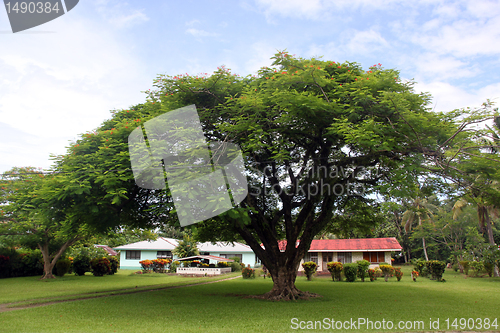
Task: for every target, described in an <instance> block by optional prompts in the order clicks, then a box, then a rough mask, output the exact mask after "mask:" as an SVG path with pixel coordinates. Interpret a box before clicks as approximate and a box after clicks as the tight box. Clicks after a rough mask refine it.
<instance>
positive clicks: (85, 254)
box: [68, 246, 107, 275]
mask: <svg viewBox="0 0 500 333" xmlns="http://www.w3.org/2000/svg"><path fill="white" fill-rule="evenodd" d="M68 254H69V256H70V257H72V258H73V272H74V273H75V274H76V275H85V273H86V272H90V271H92V268H91V265H90V261H91V260H92V259H94V258H99V257H106V256H107V252H106V251H105V250H104V249H102V248H98V247H94V246H90V247H86V246H78V247H72V248H70V250H69V251H68Z"/></svg>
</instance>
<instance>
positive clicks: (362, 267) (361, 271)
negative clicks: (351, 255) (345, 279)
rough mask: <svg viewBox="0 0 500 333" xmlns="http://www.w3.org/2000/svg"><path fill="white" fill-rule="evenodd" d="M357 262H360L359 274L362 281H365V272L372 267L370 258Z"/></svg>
mask: <svg viewBox="0 0 500 333" xmlns="http://www.w3.org/2000/svg"><path fill="white" fill-rule="evenodd" d="M356 263H357V264H358V271H357V275H358V277H359V278H360V279H361V281H363V282H365V274H366V271H367V270H368V267H370V262H369V261H368V260H358V261H356Z"/></svg>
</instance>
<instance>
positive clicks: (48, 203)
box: [0, 167, 90, 279]
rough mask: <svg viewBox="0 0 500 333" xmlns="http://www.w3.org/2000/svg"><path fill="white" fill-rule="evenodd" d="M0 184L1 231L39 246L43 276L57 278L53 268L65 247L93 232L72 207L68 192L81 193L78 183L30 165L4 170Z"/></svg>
mask: <svg viewBox="0 0 500 333" xmlns="http://www.w3.org/2000/svg"><path fill="white" fill-rule="evenodd" d="M1 185H2V186H1V191H0V203H1V204H2V206H1V207H2V210H1V211H0V222H2V223H1V224H0V235H9V236H12V239H13V242H15V243H17V244H20V245H21V246H24V247H31V248H39V249H40V251H41V252H42V255H43V262H44V265H43V276H42V278H43V279H51V278H54V276H53V274H52V270H53V268H54V265H55V264H56V262H57V260H59V258H60V257H61V255H62V254H63V253H64V251H66V249H67V248H68V247H69V246H71V245H72V244H74V243H75V242H77V241H78V240H81V239H83V238H84V237H85V236H86V235H88V234H89V233H90V229H89V228H87V226H86V225H85V224H84V223H83V221H82V220H81V219H80V218H78V216H77V215H75V214H74V211H73V210H72V206H73V204H74V198H72V197H69V196H68V192H70V191H76V192H77V193H80V190H79V185H78V184H76V183H75V182H73V181H71V180H70V179H69V178H68V177H67V175H51V174H48V175H47V174H44V173H43V172H42V171H41V170H38V169H35V168H31V167H27V168H13V169H12V170H10V171H7V172H5V173H3V174H2V176H1ZM81 193H83V191H82V192H81ZM81 193H80V194H81ZM81 199H82V197H81V196H78V200H81Z"/></svg>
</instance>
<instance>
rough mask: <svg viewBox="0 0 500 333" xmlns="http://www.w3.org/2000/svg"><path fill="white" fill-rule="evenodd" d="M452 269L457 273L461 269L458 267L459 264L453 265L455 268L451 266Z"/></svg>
mask: <svg viewBox="0 0 500 333" xmlns="http://www.w3.org/2000/svg"><path fill="white" fill-rule="evenodd" d="M451 268H452V269H453V270H454V271H455V272H458V269H459V268H460V267H459V266H458V264H457V263H454V264H453V266H451Z"/></svg>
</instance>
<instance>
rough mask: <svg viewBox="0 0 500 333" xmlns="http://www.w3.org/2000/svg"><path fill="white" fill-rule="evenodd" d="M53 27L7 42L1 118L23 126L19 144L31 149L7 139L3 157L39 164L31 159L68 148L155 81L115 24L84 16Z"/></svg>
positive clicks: (1, 59)
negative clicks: (70, 142) (111, 26)
mask: <svg viewBox="0 0 500 333" xmlns="http://www.w3.org/2000/svg"><path fill="white" fill-rule="evenodd" d="M51 29H53V30H54V31H55V33H53V34H26V35H18V34H15V35H14V34H13V35H10V36H8V38H4V40H3V41H2V52H1V53H0V73H2V78H1V80H0V121H1V122H2V123H4V124H5V126H9V128H12V129H13V130H17V131H18V132H16V133H17V134H16V135H18V137H17V138H16V140H15V142H18V143H19V142H24V143H25V144H26V147H30V148H26V149H27V150H26V152H25V151H23V149H20V148H18V147H17V146H19V144H12V143H10V144H8V145H7V146H6V145H5V142H6V139H4V138H2V139H1V141H2V148H1V149H0V152H1V157H0V160H3V161H9V163H12V164H14V165H20V163H22V164H23V165H26V164H38V165H40V163H38V162H32V163H25V161H26V159H27V158H32V159H33V160H35V161H39V160H40V158H39V157H40V156H44V158H43V160H45V161H46V160H47V159H48V157H49V154H50V153H57V154H61V153H63V152H64V150H65V148H64V147H65V146H67V145H68V140H70V139H74V138H75V137H76V136H77V134H78V133H83V132H86V131H89V130H91V129H93V128H95V127H97V126H99V125H100V123H101V122H102V121H103V120H104V119H108V118H110V117H111V115H110V114H109V110H112V109H115V108H122V107H123V108H126V107H129V106H130V105H132V104H135V103H137V101H141V100H143V99H144V97H143V94H142V93H140V91H141V90H144V88H145V87H148V86H149V85H150V84H151V80H150V79H151V78H150V77H146V76H145V74H144V73H143V64H141V62H139V60H138V59H136V58H135V57H134V56H132V54H131V53H130V49H129V48H130V47H131V45H130V44H129V45H125V44H120V43H119V42H118V39H117V38H116V35H114V33H113V29H107V27H106V26H102V25H100V24H99V23H97V24H95V22H91V21H89V20H81V19H80V18H79V17H77V16H74V17H72V20H71V21H69V20H55V21H54V22H53V23H51ZM124 83H126V84H124ZM27 140H28V141H29V142H28V141H27ZM7 142H8V141H7ZM9 147H10V148H9ZM28 150H31V151H32V153H28V152H27V151H28ZM17 155H19V159H18V160H17V161H16V160H15V159H13V158H11V157H12V156H17ZM7 158H8V160H7ZM4 164H5V162H4ZM4 164H2V167H3V165H4ZM35 166H37V165H35ZM44 166H45V165H44Z"/></svg>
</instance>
